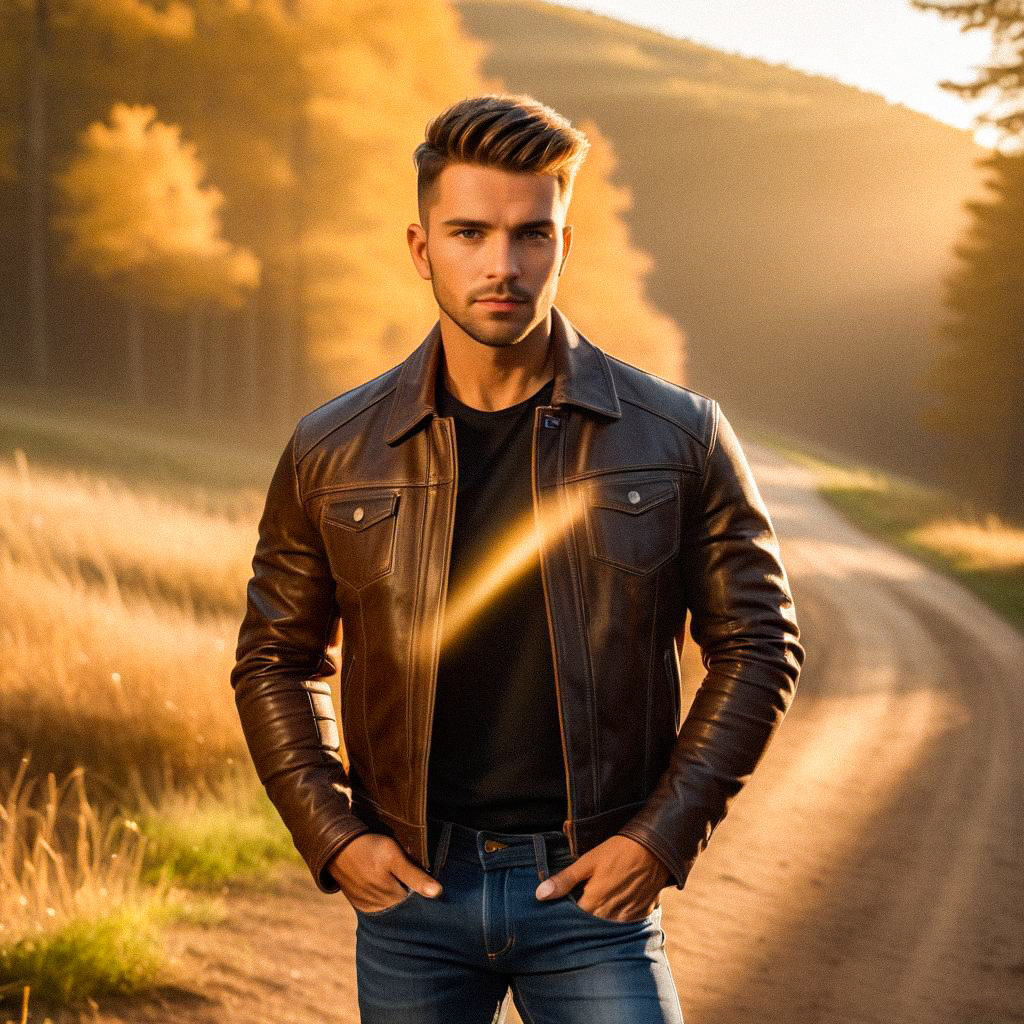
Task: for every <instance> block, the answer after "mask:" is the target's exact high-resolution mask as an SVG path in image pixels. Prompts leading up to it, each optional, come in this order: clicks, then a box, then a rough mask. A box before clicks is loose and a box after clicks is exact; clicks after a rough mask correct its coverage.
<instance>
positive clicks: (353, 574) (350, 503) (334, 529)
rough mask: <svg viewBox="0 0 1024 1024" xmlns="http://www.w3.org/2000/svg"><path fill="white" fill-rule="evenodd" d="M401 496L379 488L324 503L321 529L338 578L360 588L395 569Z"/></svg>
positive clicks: (330, 499) (332, 567)
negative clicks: (370, 492)
mask: <svg viewBox="0 0 1024 1024" xmlns="http://www.w3.org/2000/svg"><path fill="white" fill-rule="evenodd" d="M398 499H399V492H398V491H387V492H380V491H377V492H375V493H373V494H361V495H357V496H354V497H353V496H350V497H345V498H329V499H328V500H327V501H326V502H325V503H324V506H323V511H322V513H321V517H320V529H321V533H322V534H323V538H324V547H325V548H326V549H327V557H328V558H329V559H330V563H331V571H332V572H333V573H334V577H335V579H338V580H340V581H342V582H343V583H347V584H348V585H349V586H350V587H354V588H355V589H356V590H359V589H361V588H362V587H365V586H367V585H368V584H370V583H373V582H374V580H379V579H380V578H381V577H382V576H387V575H388V573H390V572H391V571H392V570H393V569H394V565H395V535H396V524H397V521H398Z"/></svg>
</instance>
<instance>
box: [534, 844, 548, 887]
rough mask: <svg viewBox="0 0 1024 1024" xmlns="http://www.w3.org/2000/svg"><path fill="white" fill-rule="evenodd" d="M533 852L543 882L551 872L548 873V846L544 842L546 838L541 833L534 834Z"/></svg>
mask: <svg viewBox="0 0 1024 1024" xmlns="http://www.w3.org/2000/svg"><path fill="white" fill-rule="evenodd" d="M533 852H534V855H535V856H536V858H537V874H538V875H539V876H540V880H541V881H542V882H543V881H544V879H545V878H547V877H548V874H549V873H550V872H549V871H548V849H547V844H546V843H545V842H544V836H543V834H542V833H540V832H534V834H533Z"/></svg>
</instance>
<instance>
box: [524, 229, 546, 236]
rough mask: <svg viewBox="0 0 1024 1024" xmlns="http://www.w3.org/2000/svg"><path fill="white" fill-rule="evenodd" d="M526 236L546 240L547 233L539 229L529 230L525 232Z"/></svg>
mask: <svg viewBox="0 0 1024 1024" xmlns="http://www.w3.org/2000/svg"><path fill="white" fill-rule="evenodd" d="M526 234H527V235H534V236H536V237H537V238H547V237H548V233H547V232H546V231H543V230H541V229H540V228H530V230H529V231H527V232H526Z"/></svg>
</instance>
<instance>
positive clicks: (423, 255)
mask: <svg viewBox="0 0 1024 1024" xmlns="http://www.w3.org/2000/svg"><path fill="white" fill-rule="evenodd" d="M405 240H406V241H407V242H408V243H409V254H410V255H411V256H412V262H413V264H414V265H415V267H416V273H418V274H419V275H420V277H422V278H423V280H424V281H429V280H430V278H431V272H430V258H429V257H428V256H427V233H426V232H425V231H424V230H423V228H422V227H421V226H420V225H419V224H410V225H409V226H408V227H407V228H406V229H405Z"/></svg>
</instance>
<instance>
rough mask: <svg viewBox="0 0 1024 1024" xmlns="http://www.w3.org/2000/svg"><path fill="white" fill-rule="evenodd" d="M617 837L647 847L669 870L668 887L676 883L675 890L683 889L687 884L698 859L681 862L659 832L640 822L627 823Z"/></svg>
mask: <svg viewBox="0 0 1024 1024" xmlns="http://www.w3.org/2000/svg"><path fill="white" fill-rule="evenodd" d="M616 835H620V836H628V837H629V838H630V839H633V840H635V841H636V842H638V843H640V845H641V846H646V847H647V849H648V850H650V851H651V853H653V854H654V856H655V857H657V858H658V860H660V861H661V862H662V864H664V865H665V867H666V868H668V870H669V872H670V874H671V878H670V879H669V882H666V885H668V884H669V883H672V882H674V883H675V888H677V889H682V888H683V886H684V885H685V884H686V879H687V877H688V876H689V874H690V869H691V868H692V867H693V865H694V862H695V861H696V859H697V858H696V857H693V858H691V859H690V860H681V859H680V858H679V857H678V856H677V855H676V853H675V852H674V851H673V850H671V849H669V847H668V845H667V844H666V843H665V842H664V841H663V840H662V838H661V836H659V835H658V833H657V832H654V831H653V830H651V829H649V828H647V827H646V826H644V825H641V824H639V823H638V822H627V823H626V824H625V825H623V826H622V828H620V829H619V830H618V832H617V833H616ZM663 888H664V886H663Z"/></svg>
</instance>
